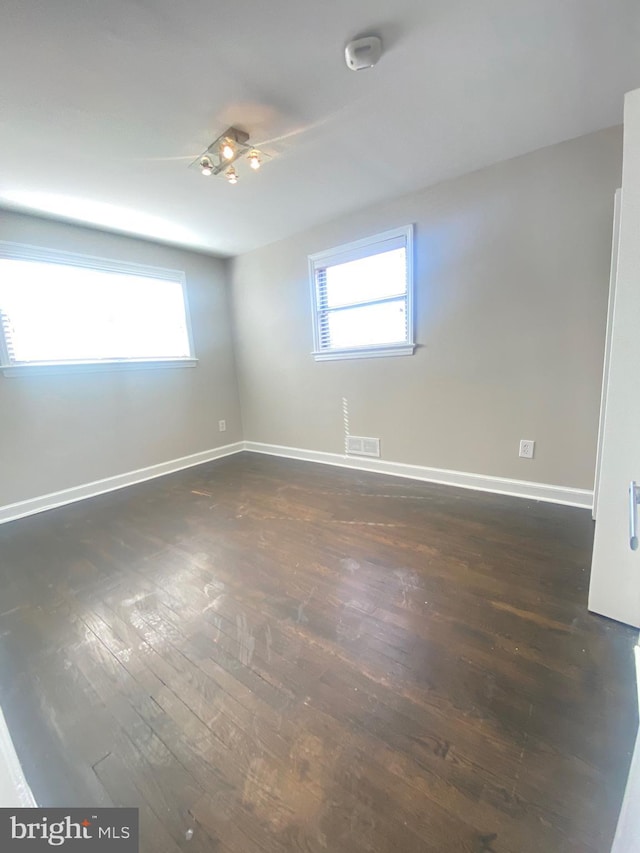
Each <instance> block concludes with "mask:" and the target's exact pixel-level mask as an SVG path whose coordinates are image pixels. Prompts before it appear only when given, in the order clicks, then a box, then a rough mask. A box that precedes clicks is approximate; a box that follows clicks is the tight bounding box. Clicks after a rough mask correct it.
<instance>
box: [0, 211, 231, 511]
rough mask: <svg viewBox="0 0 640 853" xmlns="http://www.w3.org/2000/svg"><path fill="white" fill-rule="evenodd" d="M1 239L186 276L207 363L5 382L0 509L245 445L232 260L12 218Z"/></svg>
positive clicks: (4, 219)
mask: <svg viewBox="0 0 640 853" xmlns="http://www.w3.org/2000/svg"><path fill="white" fill-rule="evenodd" d="M0 239H2V240H11V241H15V242H20V243H29V244H32V245H37V246H45V247H50V248H54V249H61V250H64V251H71V252H78V253H81V254H88V255H97V256H101V257H106V258H112V259H117V260H122V261H132V262H135V263H142V264H148V265H151V266H160V267H168V268H171V269H181V270H184V271H185V273H186V279H187V290H188V298H189V307H190V311H191V323H192V329H193V337H194V345H195V352H196V356H197V358H198V359H199V363H198V365H197V367H194V368H186V367H185V368H165V369H153V370H131V371H120V372H105V373H70V374H68V375H55V376H42V375H41V376H21V377H6V376H2V375H1V374H0V412H1V413H2V414H1V417H0V471H2V476H1V477H0V506H3V505H7V504H11V503H14V502H18V501H23V500H27V499H30V498H35V497H39V496H41V495H45V494H48V493H50V492H56V491H59V490H63V489H69V488H72V487H74V486H79V485H84V484H85V483H89V482H92V481H94V480H100V479H103V478H107V477H113V476H115V475H118V474H123V473H126V472H129V471H133V470H137V469H139V468H144V467H147V466H151V465H156V464H158V463H161V462H166V461H168V460H172V459H176V458H180V457H183V456H188V455H190V454H193V453H198V452H200V451H205V450H209V449H211V448H214V447H217V446H219V445H222V444H227V443H231V442H234V441H238V440H239V439H240V438H241V434H242V425H241V418H240V406H239V399H238V391H237V383H236V375H235V362H234V355H233V345H232V337H231V327H230V326H231V324H230V320H229V304H228V285H227V263H226V262H225V261H223V260H220V259H218V258H212V257H209V256H207V255H200V254H195V253H193V252H188V251H182V250H180V249H175V248H171V247H168V246H160V245H157V244H154V243H150V242H146V241H143V240H136V239H132V238H128V237H121V236H117V235H114V234H107V233H104V232H101V231H97V230H93V229H89V228H81V227H78V226H75V225H68V224H65V223H62V222H54V221H53V220H48V219H41V218H37V217H32V216H24V215H21V214H17V213H9V212H7V211H0ZM220 418H224V419H225V420H226V421H227V431H226V432H224V433H220V432H219V431H218V420H219V419H220Z"/></svg>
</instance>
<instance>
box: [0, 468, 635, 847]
mask: <svg viewBox="0 0 640 853" xmlns="http://www.w3.org/2000/svg"><path fill="white" fill-rule="evenodd" d="M592 528H593V525H592V523H591V520H590V518H589V514H588V513H587V512H586V511H583V510H577V509H573V508H568V507H561V506H552V505H545V504H541V503H537V502H533V501H526V500H519V499H512V498H508V497H501V496H497V495H488V494H479V493H473V492H469V491H465V490H457V489H451V488H447V487H444V486H436V485H429V484H425V483H417V482H415V481H403V480H398V479H395V478H393V479H392V478H386V477H382V476H378V475H368V474H362V473H359V472H354V471H348V470H342V469H335V468H329V467H324V466H319V465H310V464H306V463H300V462H294V461H291V460H281V459H275V458H268V457H259V456H255V455H252V454H243V455H241V456H237V457H234V458H232V459H228V460H221V461H219V462H216V463H212V464H208V465H203V466H199V467H198V468H194V469H191V470H189V471H185V472H180V473H178V474H175V475H171V476H169V477H165V478H162V479H159V480H156V481H154V482H151V483H146V484H140V485H138V486H134V487H131V488H129V489H126V490H122V491H120V492H116V493H112V494H110V495H105V496H101V497H99V498H94V499H91V500H89V501H86V502H84V503H82V504H76V505H73V506H69V507H65V508H61V509H58V510H55V511H52V512H49V513H44V514H42V515H40V516H35V517H32V518H29V519H23V520H20V521H16V522H12V523H10V524H7V525H5V526H3V527H2V528H0V594H1V601H2V606H1V607H0V677H1V679H2V684H3V699H2V702H3V707H4V709H5V713H6V714H7V718H8V721H9V725H10V728H11V730H12V733H13V735H14V738H15V741H16V746H17V748H18V752H19V755H20V756H21V759H22V761H23V763H24V765H25V768H26V769H27V777H28V778H29V780H30V781H31V782H32V784H33V787H34V790H35V792H36V796H37V797H38V798H39V800H40V801H41V802H43V803H56V804H62V801H61V799H60V798H61V797H62V798H67V799H69V802H68V803H66V804H76V802H78V803H80V802H81V803H82V804H85V805H103V804H110V803H112V802H113V803H117V804H121V805H136V806H138V807H139V808H140V809H141V827H142V844H141V850H142V851H143V853H147V851H149V853H151V851H163V853H165V851H166V853H175V851H177V850H192V851H193V853H205V851H209V850H211V851H218V853H251V851H273V852H274V853H275V851H278V853H281V852H282V853H285V851H307V853H309V851H314V853H315V851H317V853H326V851H327V850H331V851H332V853H342V851H344V853H346V851H350V853H351V851H353V853H360V851H362V852H363V853H364V851H368V852H369V853H387V852H388V851H396V850H402V851H403V853H404V851H406V853H411V851H431V850H432V851H439V853H441V851H443V850H452V851H453V850H456V851H457V850H459V851H469V853H482V851H488V853H491V851H493V853H539V851H540V850H541V849H544V850H553V851H554V853H555V851H559V852H560V853H602V851H604V850H606V849H607V848H608V845H609V844H610V841H611V838H612V835H613V830H614V826H615V820H616V817H617V810H618V808H619V804H620V801H621V797H622V791H623V786H624V781H625V778H626V770H627V767H628V762H629V759H630V753H631V749H632V746H633V740H634V736H635V729H636V726H637V712H636V700H635V683H634V671H633V657H632V648H633V645H634V642H635V633H634V632H633V631H632V630H630V629H627V628H625V627H624V626H621V625H616V624H613V623H611V622H608V621H607V620H604V619H601V618H598V617H595V616H592V615H591V614H589V613H588V612H587V610H586V595H587V584H588V570H589V561H590V552H591V545H592V533H593V529H592ZM39 756H41V758H40V759H39ZM51 764H53V765H55V773H54V772H51ZM47 767H48V768H49V769H47ZM189 828H192V829H193V830H194V834H193V837H192V838H191V840H187V838H186V835H185V833H186V830H187V829H189Z"/></svg>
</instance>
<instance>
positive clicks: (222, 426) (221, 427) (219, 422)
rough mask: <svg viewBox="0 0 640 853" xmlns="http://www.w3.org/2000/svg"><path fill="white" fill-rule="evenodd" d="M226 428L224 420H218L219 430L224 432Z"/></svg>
mask: <svg viewBox="0 0 640 853" xmlns="http://www.w3.org/2000/svg"><path fill="white" fill-rule="evenodd" d="M226 428H227V422H226V421H218V429H219V430H220V432H224V431H225V430H226Z"/></svg>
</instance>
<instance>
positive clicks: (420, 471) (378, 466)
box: [0, 441, 593, 524]
mask: <svg viewBox="0 0 640 853" xmlns="http://www.w3.org/2000/svg"><path fill="white" fill-rule="evenodd" d="M243 450H249V451H251V452H253V453H265V454H267V455H269V456H283V457H286V458H287V459H301V460H303V461H305V462H319V463H321V464H324V465H337V466H339V467H340V468H353V469H355V470H358V471H373V472H375V473H378V474H390V475H392V476H394V477H407V478H408V479H410V480H424V481H426V482H428V483H441V484H443V485H445V486H457V487H458V488H462V489H475V490H477V491H481V492H495V493H497V494H500V495H512V496H513V497H518V498H529V499H530V500H536V501H547V502H548V503H558V504H567V505H568V506H578V507H585V508H588V509H590V508H591V506H592V504H593V492H592V491H588V490H586V489H574V488H570V487H567V486H550V485H546V484H544V483H533V482H531V481H528V480H509V479H506V478H504V477H489V476H483V475H481V474H468V473H466V472H464V471H448V470H446V469H444V468H427V467H425V466H422V465H407V464H405V463H403V462H388V461H387V460H386V459H364V458H362V457H358V458H354V457H351V456H344V455H343V454H340V453H326V452H324V451H321V450H303V449H301V448H298V447H283V446H281V445H279V444H262V443H260V442H256V441H236V442H235V443H234V444H225V445H223V446H222V447H215V448H213V449H211V450H203V451H202V452H201V453H193V454H191V455H190V456H182V457H181V458H179V459H171V460H169V461H168V462H161V463H160V464H158V465H150V466H149V467H148V468H139V469H138V470H137V471H128V472H127V473H125V474H118V475H116V476H115V477H106V478H105V479H104V480H95V481H94V482H92V483H86V484H85V485H82V486H74V487H73V488H71V489H63V490H62V491H60V492H52V493H50V494H48V495H41V496H40V497H37V498H30V499H29V500H25V501H19V502H18V503H13V504H6V505H5V506H2V507H0V524H3V523H4V522H7V521H14V520H15V519H18V518H24V517H25V516H27V515H34V514H35V513H38V512H44V511H45V510H48V509H55V507H58V506H64V505H65V504H70V503H74V502H75V501H81V500H84V499H85V498H93V497H95V496H96V495H102V494H105V493H106V492H113V491H115V490H116V489H123V488H125V486H133V485H134V484H135V483H142V482H144V481H145V480H153V479H154V478H155V477H163V476H164V475H165V474H173V473H174V472H175V471H182V470H183V469H184V468H191V467H193V466H194V465H202V463H203V462H212V461H213V460H214V459H221V458H222V457H224V456H231V455H232V454H234V453H240V452H241V451H243Z"/></svg>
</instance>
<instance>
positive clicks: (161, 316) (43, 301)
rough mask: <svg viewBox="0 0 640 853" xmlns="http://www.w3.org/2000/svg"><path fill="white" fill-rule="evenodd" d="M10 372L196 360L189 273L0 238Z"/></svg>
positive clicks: (0, 290) (0, 299)
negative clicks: (187, 283)
mask: <svg viewBox="0 0 640 853" xmlns="http://www.w3.org/2000/svg"><path fill="white" fill-rule="evenodd" d="M0 355H1V359H2V363H1V366H2V367H3V369H4V372H5V373H6V374H9V375H11V374H13V373H16V374H17V373H22V372H24V371H31V370H34V369H35V368H38V369H40V370H42V371H44V372H47V371H50V370H52V369H54V370H55V369H58V370H68V369H69V368H70V367H72V366H82V367H83V369H86V366H87V365H90V366H91V367H92V368H93V369H101V368H108V369H116V368H122V367H131V366H136V367H139V366H150V367H158V366H169V365H171V366H172V365H175V364H188V365H193V364H195V359H194V357H193V351H192V347H191V339H190V334H189V324H188V314H187V305H186V294H185V281H184V273H182V272H178V271H176V270H165V269H157V268H155V267H144V266H139V265H137V264H125V263H120V262H117V261H108V260H103V259H101V258H91V257H85V256H81V255H72V254H69V253H66V252H54V251H50V250H46V249H37V248H35V247H32V246H21V245H18V244H11V243H0Z"/></svg>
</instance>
